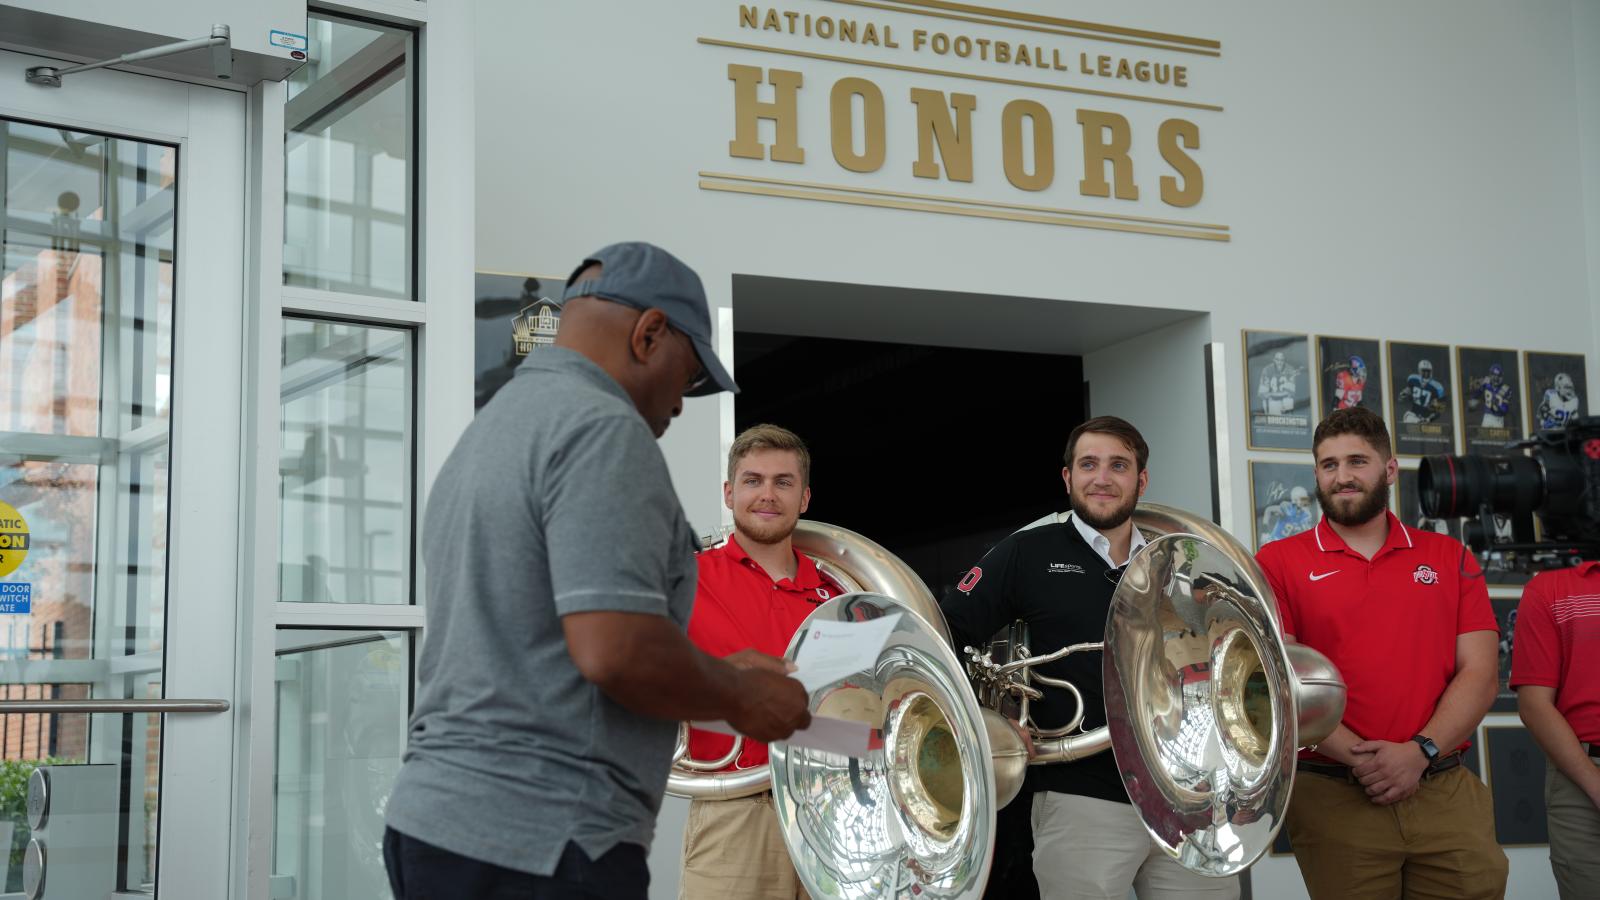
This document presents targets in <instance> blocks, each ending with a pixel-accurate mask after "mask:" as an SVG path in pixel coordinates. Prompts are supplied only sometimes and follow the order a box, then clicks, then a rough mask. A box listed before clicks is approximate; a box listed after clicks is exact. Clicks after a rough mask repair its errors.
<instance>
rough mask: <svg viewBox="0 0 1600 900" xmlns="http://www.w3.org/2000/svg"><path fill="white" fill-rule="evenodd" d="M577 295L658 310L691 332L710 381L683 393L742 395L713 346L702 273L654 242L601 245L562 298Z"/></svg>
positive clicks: (570, 279)
mask: <svg viewBox="0 0 1600 900" xmlns="http://www.w3.org/2000/svg"><path fill="white" fill-rule="evenodd" d="M595 263H599V264H600V266H601V269H600V277H599V278H586V279H584V280H583V281H577V280H576V279H577V277H578V276H579V275H580V274H582V273H583V270H584V269H587V268H588V267H589V266H591V265H593V264H595ZM574 297H601V298H603V299H606V300H610V301H612V302H614V303H621V304H623V305H624V306H631V307H633V308H634V309H641V310H642V309H659V310H661V311H662V312H663V313H665V314H666V317H667V321H668V322H670V323H672V327H673V328H676V329H678V330H679V331H681V332H683V333H684V334H686V335H688V336H689V340H690V341H691V342H693V343H694V352H695V355H696V356H698V357H700V365H702V366H704V367H705V370H706V375H707V376H708V377H707V378H706V383H705V384H703V385H701V386H699V387H697V388H695V389H694V390H692V391H688V392H687V393H686V394H685V396H689V397H704V396H706V395H707V394H715V393H717V392H718V391H732V392H734V393H735V394H737V393H739V386H738V385H737V384H734V383H733V376H732V375H729V374H728V370H727V369H724V368H723V367H722V361H721V360H719V359H717V354H716V353H715V352H713V351H712V349H711V310H710V308H709V307H708V305H707V303H706V290H705V287H704V286H702V285H701V283H700V276H699V275H696V274H695V273H694V270H693V269H691V268H689V267H688V266H687V265H685V264H684V262H683V260H681V259H679V258H677V257H676V256H673V255H672V254H671V253H668V252H667V251H665V250H663V249H661V248H660V247H657V246H656V245H654V244H646V243H644V242H643V241H629V242H627V243H622V244H612V245H610V246H608V247H602V248H600V249H599V250H596V251H595V252H593V253H591V254H589V256H588V258H587V259H585V260H584V261H583V262H582V263H581V264H580V265H579V266H578V267H577V268H576V269H574V270H572V275H571V276H569V277H568V278H567V288H566V290H565V291H563V292H562V295H561V302H563V303H565V302H566V301H568V300H571V299H572V298H574Z"/></svg>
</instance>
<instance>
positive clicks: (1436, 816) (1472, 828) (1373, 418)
mask: <svg viewBox="0 0 1600 900" xmlns="http://www.w3.org/2000/svg"><path fill="white" fill-rule="evenodd" d="M1312 456H1313V457H1314V459H1315V460H1316V474H1317V497H1318V499H1319V500H1321V501H1322V512H1323V518H1322V521H1321V522H1319V523H1317V527H1316V528H1314V529H1312V530H1310V531H1306V532H1302V533H1301V534H1297V535H1295V536H1293V537H1290V538H1285V539H1283V540H1280V541H1274V542H1272V543H1270V544H1267V545H1266V546H1264V547H1262V548H1261V551H1260V552H1259V553H1258V554H1257V555H1256V558H1257V560H1258V561H1259V562H1260V563H1261V568H1262V569H1263V570H1264V571H1265V572H1266V575H1267V580H1268V581H1269V582H1270V583H1271V584H1272V590H1273V592H1274V593H1275V594H1277V597H1278V610H1279V613H1280V615H1281V619H1282V622H1283V631H1284V637H1285V639H1286V640H1298V641H1299V642H1300V643H1303V644H1305V645H1307V646H1309V647H1313V648H1315V649H1317V650H1320V651H1321V652H1322V653H1323V654H1324V655H1326V656H1327V657H1328V659H1330V660H1332V662H1333V664H1334V665H1336V666H1338V667H1339V671H1340V672H1341V673H1342V674H1343V675H1344V678H1345V682H1346V684H1347V685H1348V694H1347V698H1348V699H1347V703H1346V706H1345V714H1344V720H1343V721H1342V722H1341V723H1340V724H1339V727H1338V728H1337V729H1335V730H1334V732H1333V734H1331V735H1329V736H1328V737H1326V738H1324V739H1323V740H1322V742H1321V743H1320V744H1319V745H1317V746H1316V747H1314V748H1311V749H1310V750H1308V751H1302V752H1301V756H1300V761H1299V764H1298V767H1299V769H1300V772H1299V775H1298V777H1297V778H1296V779H1295V785H1294V796H1293V797H1292V798H1291V800H1290V802H1289V814H1288V822H1287V824H1288V827H1289V840H1290V842H1291V843H1292V844H1293V845H1294V855H1295V861H1296V862H1297V863H1299V865H1300V874H1301V876H1302V877H1303V878H1304V879H1305V883H1306V889H1307V891H1308V892H1309V893H1310V894H1311V897H1312V900H1324V898H1341V900H1351V898H1369V897H1370V898H1374V900H1376V898H1396V897H1403V898H1408V900H1409V898H1421V897H1440V898H1444V897H1451V898H1497V897H1501V896H1504V894H1505V886H1506V874H1507V872H1508V870H1509V866H1510V864H1509V862H1508V860H1507V859H1506V855H1505V852H1504V851H1503V850H1501V849H1500V845H1499V844H1498V843H1497V842H1496V840H1495V834H1494V806H1493V802H1492V800H1491V799H1490V795H1489V790H1488V788H1486V787H1485V786H1484V784H1483V782H1482V781H1479V780H1478V777H1477V776H1476V775H1473V774H1472V772H1471V771H1470V770H1468V769H1467V768H1465V767H1464V766H1462V765H1461V751H1462V750H1463V749H1465V748H1466V747H1467V746H1468V740H1467V739H1468V738H1469V737H1470V736H1471V735H1472V734H1473V733H1474V732H1475V731H1476V730H1477V727H1478V723H1479V722H1480V721H1482V720H1483V716H1484V714H1485V713H1487V712H1488V711H1489V705H1490V704H1491V703H1492V702H1493V701H1494V695H1495V691H1496V682H1497V680H1498V675H1499V654H1498V650H1499V648H1498V644H1497V638H1498V633H1497V628H1496V624H1495V618H1494V613H1493V611H1492V610H1491V609H1490V607H1489V591H1488V588H1487V587H1486V585H1485V584H1484V579H1483V571H1482V569H1480V568H1479V566H1478V562H1477V560H1476V559H1475V558H1474V557H1473V556H1472V554H1471V553H1469V552H1468V551H1467V549H1466V548H1465V547H1463V546H1462V545H1461V543H1460V542H1459V541H1456V540H1454V539H1452V538H1450V537H1447V536H1445V535H1442V534H1438V533H1435V532H1432V531H1417V530H1413V529H1410V528H1407V527H1406V526H1405V524H1404V523H1402V522H1401V521H1400V520H1399V519H1397V518H1395V516H1394V515H1393V514H1392V513H1390V512H1389V486H1390V485H1392V484H1394V480H1395V476H1396V474H1397V473H1398V471H1399V466H1398V464H1397V463H1396V462H1395V459H1394V456H1393V454H1392V453H1391V451H1390V443H1389V432H1388V429H1386V428H1385V427H1384V424H1383V419H1382V418H1380V417H1379V416H1378V415H1377V414H1376V413H1374V412H1372V411H1371V410H1368V409H1361V408H1355V409H1340V410H1335V411H1334V412H1332V413H1330V414H1329V415H1328V417H1327V418H1326V419H1323V420H1322V424H1320V425H1318V426H1317V431H1316V434H1315V435H1314V436H1313V440H1312Z"/></svg>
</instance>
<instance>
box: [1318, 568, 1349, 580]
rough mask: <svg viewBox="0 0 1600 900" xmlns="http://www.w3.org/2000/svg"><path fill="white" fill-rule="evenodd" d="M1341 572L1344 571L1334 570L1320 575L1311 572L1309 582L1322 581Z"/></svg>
mask: <svg viewBox="0 0 1600 900" xmlns="http://www.w3.org/2000/svg"><path fill="white" fill-rule="evenodd" d="M1342 571H1344V570H1343V569H1334V570H1333V571H1332V572H1323V573H1322V574H1320V575H1319V574H1317V573H1315V572H1312V573H1311V580H1312V581H1321V580H1322V579H1324V578H1327V577H1328V576H1329V575H1337V574H1339V573H1340V572H1342Z"/></svg>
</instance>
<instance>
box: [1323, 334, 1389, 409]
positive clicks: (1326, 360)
mask: <svg viewBox="0 0 1600 900" xmlns="http://www.w3.org/2000/svg"><path fill="white" fill-rule="evenodd" d="M1317 372H1318V373H1319V375H1318V377H1317V381H1318V384H1319V385H1320V387H1321V389H1322V414H1321V416H1319V417H1318V418H1319V419H1324V418H1327V416H1328V413H1331V412H1333V411H1334V410H1336V409H1350V408H1353V407H1357V406H1359V407H1361V408H1363V409H1370V410H1372V411H1373V412H1375V413H1377V414H1378V416H1379V418H1382V416H1383V392H1382V391H1381V390H1380V389H1379V388H1380V386H1381V385H1382V384H1383V365H1382V363H1381V362H1380V360H1379V359H1378V342H1377V341H1371V340H1367V339H1365V338H1346V337H1328V336H1326V335H1319V336H1318V337H1317Z"/></svg>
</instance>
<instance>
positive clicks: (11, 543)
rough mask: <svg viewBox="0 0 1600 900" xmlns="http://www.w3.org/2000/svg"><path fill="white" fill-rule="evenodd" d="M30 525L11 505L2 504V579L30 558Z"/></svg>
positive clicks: (0, 522)
mask: <svg viewBox="0 0 1600 900" xmlns="http://www.w3.org/2000/svg"><path fill="white" fill-rule="evenodd" d="M28 543H29V541H28V523H27V521H26V520H25V519H23V518H22V513H19V512H17V510H16V508H15V507H13V506H12V505H11V504H9V503H0V578H4V577H6V576H7V575H10V574H11V573H12V572H15V571H16V570H17V567H18V566H20V565H22V561H23V560H25V559H27V558H28Z"/></svg>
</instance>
